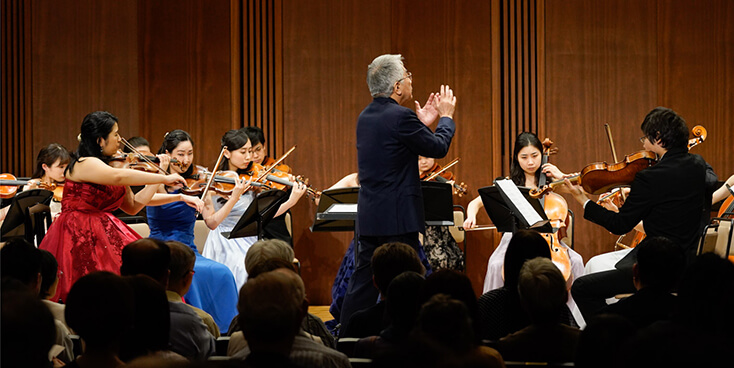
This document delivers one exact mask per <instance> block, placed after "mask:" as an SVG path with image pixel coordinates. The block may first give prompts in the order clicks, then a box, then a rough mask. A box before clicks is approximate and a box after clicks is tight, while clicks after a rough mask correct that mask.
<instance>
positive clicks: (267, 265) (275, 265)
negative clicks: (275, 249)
mask: <svg viewBox="0 0 734 368" xmlns="http://www.w3.org/2000/svg"><path fill="white" fill-rule="evenodd" d="M279 268H285V269H288V270H291V271H293V272H296V266H295V265H294V264H293V262H288V261H286V260H283V259H280V258H271V259H266V260H263V261H261V262H258V263H256V264H255V265H254V266H252V269H251V270H250V272H249V273H248V274H247V278H248V280H249V279H253V278H255V277H257V276H259V275H261V274H263V273H265V272H270V271H275V270H277V269H279Z"/></svg>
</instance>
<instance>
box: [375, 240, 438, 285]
mask: <svg viewBox="0 0 734 368" xmlns="http://www.w3.org/2000/svg"><path fill="white" fill-rule="evenodd" d="M406 271H413V272H416V273H418V274H420V275H424V274H425V273H426V269H425V267H423V264H421V260H420V258H418V254H417V253H416V252H415V250H414V249H413V248H411V247H410V246H409V245H407V244H404V243H397V242H396V243H385V244H383V245H381V246H379V247H377V249H375V252H374V254H372V275H373V278H374V280H375V285H376V286H377V289H379V290H380V292H381V293H386V292H387V288H388V286H390V282H391V281H392V280H393V279H394V278H395V276H397V275H399V274H401V273H403V272H406Z"/></svg>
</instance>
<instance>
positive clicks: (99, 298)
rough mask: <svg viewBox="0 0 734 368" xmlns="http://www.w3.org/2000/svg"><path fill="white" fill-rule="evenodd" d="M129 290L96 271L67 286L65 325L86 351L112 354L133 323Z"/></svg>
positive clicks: (116, 278)
mask: <svg viewBox="0 0 734 368" xmlns="http://www.w3.org/2000/svg"><path fill="white" fill-rule="evenodd" d="M133 313H134V294H133V290H132V288H131V287H130V285H128V284H127V283H126V282H125V281H124V280H123V279H122V277H120V276H117V275H115V274H113V273H111V272H106V271H98V272H93V273H90V274H88V275H86V276H83V277H82V278H80V279H79V280H77V281H76V282H75V283H74V285H72V286H71V290H70V291H69V295H68V297H67V299H66V310H65V316H66V323H67V324H68V325H69V327H71V329H73V330H74V331H75V332H76V333H77V334H78V335H79V336H80V337H81V338H82V340H84V343H85V344H86V348H87V350H95V351H110V350H112V351H114V352H115V354H117V351H118V349H119V346H120V345H119V344H120V343H121V341H122V339H123V337H124V336H126V334H127V333H128V331H129V330H130V328H131V327H132V324H133Z"/></svg>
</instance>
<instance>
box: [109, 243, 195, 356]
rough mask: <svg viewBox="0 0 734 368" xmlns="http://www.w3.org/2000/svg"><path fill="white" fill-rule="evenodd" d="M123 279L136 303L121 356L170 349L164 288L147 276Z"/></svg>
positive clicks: (169, 321) (140, 354)
mask: <svg viewBox="0 0 734 368" xmlns="http://www.w3.org/2000/svg"><path fill="white" fill-rule="evenodd" d="M187 248H188V247H187ZM123 279H124V280H125V282H126V283H127V284H128V285H129V286H130V288H131V289H132V292H133V295H134V301H135V302H134V322H133V325H132V326H133V327H132V329H130V330H129V333H128V336H127V337H126V338H125V339H124V341H123V344H122V346H121V348H120V359H122V360H123V361H130V360H132V359H134V358H137V357H140V356H144V355H148V354H151V353H154V352H157V351H162V350H167V349H168V340H169V333H170V325H171V319H170V314H169V313H170V312H169V309H168V298H167V297H166V291H165V289H163V286H162V285H161V284H160V283H158V282H157V281H155V280H153V279H152V278H150V277H149V276H146V275H135V276H126V277H124V278H123Z"/></svg>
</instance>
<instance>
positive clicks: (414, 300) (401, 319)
mask: <svg viewBox="0 0 734 368" xmlns="http://www.w3.org/2000/svg"><path fill="white" fill-rule="evenodd" d="M424 283H425V279H424V278H423V276H422V275H420V274H419V273H416V272H413V271H407V272H403V273H401V274H400V275H397V276H395V278H394V279H393V280H392V282H391V283H390V286H388V288H387V298H386V300H385V313H387V317H388V321H389V322H390V325H391V326H392V327H393V329H394V330H396V332H398V333H404V334H405V335H407V334H409V333H410V330H411V329H412V328H413V325H414V324H415V319H416V317H417V316H418V311H419V310H420V308H421V294H420V291H421V289H422V288H423V284H424Z"/></svg>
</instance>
